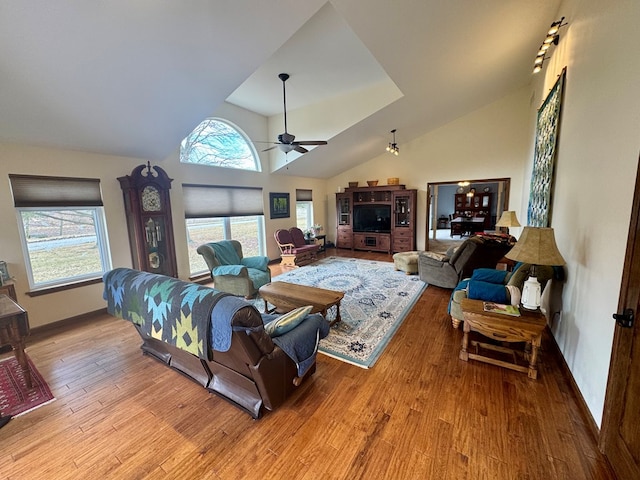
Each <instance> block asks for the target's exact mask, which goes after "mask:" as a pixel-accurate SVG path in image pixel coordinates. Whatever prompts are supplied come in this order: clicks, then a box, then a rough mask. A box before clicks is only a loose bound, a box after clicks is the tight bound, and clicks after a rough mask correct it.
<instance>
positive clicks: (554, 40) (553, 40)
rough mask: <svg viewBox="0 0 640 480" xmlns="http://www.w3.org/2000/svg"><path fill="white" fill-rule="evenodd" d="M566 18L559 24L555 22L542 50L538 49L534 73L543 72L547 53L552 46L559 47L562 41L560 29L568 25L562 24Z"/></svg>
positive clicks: (543, 43) (542, 45) (559, 21)
mask: <svg viewBox="0 0 640 480" xmlns="http://www.w3.org/2000/svg"><path fill="white" fill-rule="evenodd" d="M563 20H564V17H562V18H561V19H560V20H558V21H557V22H553V23H552V24H551V26H550V27H549V30H548V31H547V35H546V37H545V38H544V40H543V41H542V44H541V45H540V48H539V49H538V53H537V54H536V58H535V60H534V61H533V73H538V72H539V71H540V70H542V65H543V64H544V61H545V60H547V59H548V57H546V56H545V55H546V53H547V52H548V50H549V48H550V47H551V45H558V42H559V41H560V33H559V32H560V27H564V26H565V25H566V23H562V21H563Z"/></svg>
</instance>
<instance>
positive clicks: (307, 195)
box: [296, 188, 313, 202]
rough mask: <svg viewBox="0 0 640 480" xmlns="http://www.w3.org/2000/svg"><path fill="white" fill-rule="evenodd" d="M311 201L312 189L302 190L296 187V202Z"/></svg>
mask: <svg viewBox="0 0 640 480" xmlns="http://www.w3.org/2000/svg"><path fill="white" fill-rule="evenodd" d="M311 201H313V191H312V190H303V189H300V188H296V202H311Z"/></svg>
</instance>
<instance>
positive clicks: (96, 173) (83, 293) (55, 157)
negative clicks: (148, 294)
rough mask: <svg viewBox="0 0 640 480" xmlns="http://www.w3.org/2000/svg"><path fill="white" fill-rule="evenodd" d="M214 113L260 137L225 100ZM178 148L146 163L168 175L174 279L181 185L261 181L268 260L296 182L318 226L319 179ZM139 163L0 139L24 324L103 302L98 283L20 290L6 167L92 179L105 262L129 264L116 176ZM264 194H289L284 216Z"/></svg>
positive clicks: (255, 123) (252, 120) (6, 229)
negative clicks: (199, 160)
mask: <svg viewBox="0 0 640 480" xmlns="http://www.w3.org/2000/svg"><path fill="white" fill-rule="evenodd" d="M214 115H216V116H221V117H224V118H226V119H228V120H231V121H232V122H234V123H235V124H236V125H238V126H239V127H240V128H242V129H243V130H245V132H246V133H247V134H249V135H250V136H251V138H266V133H264V132H266V120H265V119H264V117H261V116H259V115H255V114H253V113H250V112H248V111H246V110H243V109H240V108H237V107H234V106H232V105H227V104H225V105H223V106H221V107H220V109H219V110H218V111H217V112H215V114H214ZM194 128H195V125H194ZM178 152H179V150H178V149H176V151H175V152H174V154H173V155H171V156H169V157H168V158H166V159H164V160H163V161H161V162H152V164H153V165H159V166H160V167H162V168H163V169H165V170H166V172H167V174H168V175H169V177H171V178H173V182H172V188H171V206H172V212H173V226H174V235H175V242H176V256H177V262H178V275H179V277H180V278H183V279H186V278H188V277H189V257H188V253H187V238H186V230H185V224H184V220H183V219H184V207H183V203H182V184H183V183H197V184H210V185H243V186H259V187H262V188H263V193H264V201H265V226H266V241H267V255H268V256H269V258H271V259H277V258H279V256H280V255H279V250H278V247H277V245H276V243H275V240H274V238H273V233H274V231H275V230H276V229H278V228H289V227H291V226H293V225H295V191H296V188H305V189H311V190H313V195H314V220H315V222H316V223H320V224H322V225H326V218H327V213H326V201H325V198H326V191H325V181H324V180H314V179H311V178H298V177H289V176H279V175H271V174H269V168H268V165H267V164H266V163H265V162H267V159H266V156H263V157H262V163H263V171H262V172H261V173H256V172H244V171H240V170H231V169H223V168H212V167H205V166H199V165H185V164H180V163H179V159H178ZM143 163H146V160H142V159H136V158H123V157H114V156H106V155H98V154H92V153H86V152H77V151H66V150H57V149H50V148H39V147H31V146H25V145H14V144H1V143H0V178H2V179H3V180H2V182H1V185H2V186H1V188H0V224H1V225H3V228H1V229H0V259H1V260H5V261H6V262H7V264H8V267H9V271H10V273H11V275H12V276H13V277H15V280H16V290H17V294H18V300H19V302H20V304H21V305H22V306H23V307H24V308H25V309H26V310H27V311H28V312H29V323H30V324H31V327H32V328H33V327H38V326H41V325H45V324H48V323H52V322H56V321H59V320H63V319H66V318H70V317H74V316H78V315H82V314H84V313H87V312H92V311H95V310H99V309H101V308H104V306H105V302H104V301H103V300H102V284H96V285H90V286H85V287H79V288H73V289H70V290H65V291H62V292H57V293H50V294H46V295H41V296H37V297H29V296H28V295H26V294H25V292H26V291H27V290H28V288H29V287H28V281H27V275H26V271H25V267H24V258H23V252H22V247H21V244H20V237H19V233H18V224H17V217H16V213H15V209H14V208H13V199H12V197H11V191H10V188H9V179H8V175H9V174H12V173H13V174H30V175H52V176H69V177H88V178H99V179H100V182H101V188H102V195H103V202H104V210H105V215H106V222H107V232H108V236H109V244H110V248H111V256H112V261H113V266H114V267H131V253H130V248H129V241H128V235H127V227H126V220H125V212H124V203H123V199H122V190H121V189H120V184H119V182H118V180H117V177H120V176H123V175H128V174H130V173H131V171H132V170H133V169H134V168H135V167H136V166H138V165H141V164H143ZM269 192H289V194H290V198H291V201H292V208H291V215H292V216H291V218H289V219H277V220H271V219H270V218H269V211H268V205H269V202H268V200H269ZM316 199H317V200H316ZM332 212H333V211H332Z"/></svg>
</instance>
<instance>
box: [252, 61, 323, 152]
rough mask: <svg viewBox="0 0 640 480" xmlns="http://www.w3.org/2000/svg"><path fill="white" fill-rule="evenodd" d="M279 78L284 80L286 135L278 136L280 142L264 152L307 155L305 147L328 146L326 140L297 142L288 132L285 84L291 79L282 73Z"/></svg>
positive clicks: (283, 95) (283, 97)
mask: <svg viewBox="0 0 640 480" xmlns="http://www.w3.org/2000/svg"><path fill="white" fill-rule="evenodd" d="M278 78H280V80H282V99H283V104H284V133H281V134H280V135H278V141H277V142H274V146H273V147H269V148H266V149H264V150H263V152H266V151H267V150H273V149H274V148H279V149H280V150H282V151H283V152H284V153H289V152H291V151H292V150H295V151H296V152H298V153H307V152H308V151H309V150H307V149H306V148H304V147H303V145H326V144H327V142H326V141H325V140H299V141H297V142H296V141H295V139H296V137H295V135H291V134H290V133H289V132H288V131H287V90H286V88H285V82H286V81H287V80H288V79H289V74H288V73H281V74H279V75H278Z"/></svg>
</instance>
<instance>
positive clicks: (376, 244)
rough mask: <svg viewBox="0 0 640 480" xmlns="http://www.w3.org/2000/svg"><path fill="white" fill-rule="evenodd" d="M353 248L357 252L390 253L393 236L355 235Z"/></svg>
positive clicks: (379, 234) (382, 234) (380, 234)
mask: <svg viewBox="0 0 640 480" xmlns="http://www.w3.org/2000/svg"><path fill="white" fill-rule="evenodd" d="M353 248H354V249H355V250H371V251H372V252H390V251H391V234H389V233H354V234H353Z"/></svg>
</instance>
